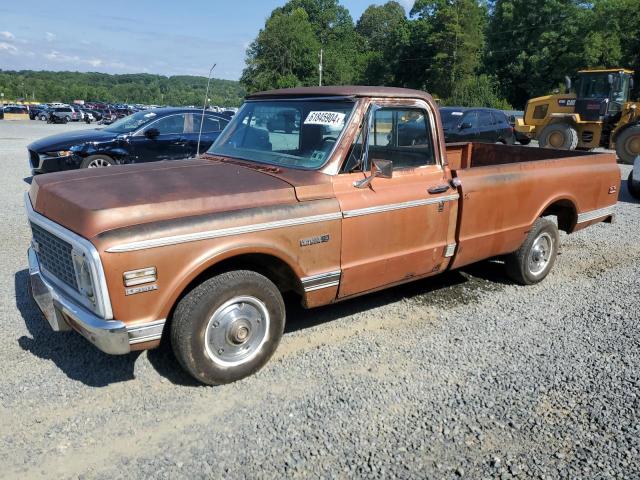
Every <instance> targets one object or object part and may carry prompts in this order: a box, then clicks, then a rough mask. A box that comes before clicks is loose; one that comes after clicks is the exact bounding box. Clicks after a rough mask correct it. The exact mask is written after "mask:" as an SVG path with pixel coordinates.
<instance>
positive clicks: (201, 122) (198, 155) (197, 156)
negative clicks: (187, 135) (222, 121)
mask: <svg viewBox="0 0 640 480" xmlns="http://www.w3.org/2000/svg"><path fill="white" fill-rule="evenodd" d="M214 68H216V64H215V63H214V64H213V65H212V66H211V69H210V70H209V77H208V78H207V91H206V92H205V94H204V102H203V104H202V115H201V117H200V130H199V131H198V147H197V149H196V158H200V138H201V137H202V125H203V124H204V111H205V110H206V109H207V101H208V100H209V84H210V83H211V74H212V73H213V69H214Z"/></svg>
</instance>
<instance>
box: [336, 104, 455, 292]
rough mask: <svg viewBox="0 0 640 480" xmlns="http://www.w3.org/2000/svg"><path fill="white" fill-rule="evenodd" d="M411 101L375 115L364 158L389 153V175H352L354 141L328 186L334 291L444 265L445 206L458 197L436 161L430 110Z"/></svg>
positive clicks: (374, 285) (356, 152) (435, 269)
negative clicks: (338, 212) (333, 216)
mask: <svg viewBox="0 0 640 480" xmlns="http://www.w3.org/2000/svg"><path fill="white" fill-rule="evenodd" d="M426 108H427V107H426V105H425V108H424V109H420V108H415V107H403V106H398V107H395V106H389V107H387V106H385V107H384V108H382V109H380V110H378V111H376V112H375V114H374V119H373V122H372V124H371V127H372V128H371V131H370V134H369V141H368V143H369V159H371V160H378V159H380V160H391V161H392V162H393V174H392V178H379V177H378V178H375V179H374V180H373V181H372V182H371V185H370V187H365V188H357V187H356V186H354V182H355V181H358V180H362V179H363V178H364V177H365V176H368V175H369V174H370V172H363V171H361V170H358V168H357V163H358V160H357V158H359V156H360V151H361V145H359V144H358V142H361V140H360V138H362V137H363V135H361V136H360V137H359V140H358V141H356V143H355V144H354V145H353V146H352V148H351V152H350V154H349V155H348V158H347V161H346V163H345V166H343V173H341V174H339V175H336V176H335V177H334V190H335V193H336V197H337V198H338V201H339V202H340V207H341V209H342V212H343V217H344V218H343V220H342V259H341V264H342V278H341V282H340V289H339V292H338V297H348V296H351V295H355V294H358V293H363V292H366V291H370V290H375V289H377V288H380V287H383V286H386V285H390V284H394V283H400V282H404V281H406V280H409V279H412V278H418V277H422V276H426V275H431V274H434V273H436V272H438V271H440V270H442V269H443V268H444V267H446V261H445V260H446V258H445V249H446V243H447V235H448V224H449V211H450V209H451V205H452V201H455V200H457V193H456V192H455V190H451V189H450V188H449V184H448V183H447V176H446V170H444V169H443V168H442V167H441V166H440V165H438V163H437V161H436V156H435V151H434V143H433V142H434V138H433V130H432V121H433V120H432V119H433V118H434V117H433V115H430V114H429V113H428V111H427V110H426Z"/></svg>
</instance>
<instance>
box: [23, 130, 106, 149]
mask: <svg viewBox="0 0 640 480" xmlns="http://www.w3.org/2000/svg"><path fill="white" fill-rule="evenodd" d="M116 137H117V134H116V133H113V132H107V131H105V130H102V129H100V128H95V129H93V128H92V129H89V130H75V131H73V132H65V133H59V134H57V135H50V136H48V137H44V138H41V139H40V140H36V141H35V142H33V143H31V144H29V146H27V148H28V149H29V150H33V151H34V152H38V153H44V152H53V151H57V150H68V149H69V148H71V147H73V146H74V145H82V144H84V143H87V142H108V141H111V140H113V139H114V138H116Z"/></svg>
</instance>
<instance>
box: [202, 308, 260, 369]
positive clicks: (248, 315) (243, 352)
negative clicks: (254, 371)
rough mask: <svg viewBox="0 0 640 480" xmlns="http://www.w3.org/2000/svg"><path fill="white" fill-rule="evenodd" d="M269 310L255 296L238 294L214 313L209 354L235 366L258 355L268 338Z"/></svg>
mask: <svg viewBox="0 0 640 480" xmlns="http://www.w3.org/2000/svg"><path fill="white" fill-rule="evenodd" d="M268 331H269V312H268V311H267V307H266V305H265V304H264V303H262V302H261V301H260V300H258V299H257V298H255V297H250V296H241V297H234V298H232V299H231V300H229V301H227V302H225V303H223V304H222V305H221V306H220V307H218V309H217V310H216V311H215V312H214V313H213V315H212V316H211V318H210V319H209V322H208V324H207V328H206V330H205V347H206V351H207V355H209V358H210V359H211V360H212V361H213V362H214V363H216V364H218V365H221V366H224V367H231V366H235V365H240V364H242V363H245V362H248V361H249V360H251V359H252V358H254V357H255V356H256V355H257V354H258V352H259V351H260V348H261V347H262V345H263V344H264V342H265V341H266V340H267V332H268Z"/></svg>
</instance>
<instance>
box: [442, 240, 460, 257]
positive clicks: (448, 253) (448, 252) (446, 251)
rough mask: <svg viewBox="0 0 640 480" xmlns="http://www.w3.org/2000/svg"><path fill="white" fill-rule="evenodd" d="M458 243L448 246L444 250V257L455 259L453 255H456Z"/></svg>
mask: <svg viewBox="0 0 640 480" xmlns="http://www.w3.org/2000/svg"><path fill="white" fill-rule="evenodd" d="M456 246H457V244H456V243H451V244H449V245H447V246H446V248H445V249H444V256H445V257H453V254H454V253H456Z"/></svg>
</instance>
